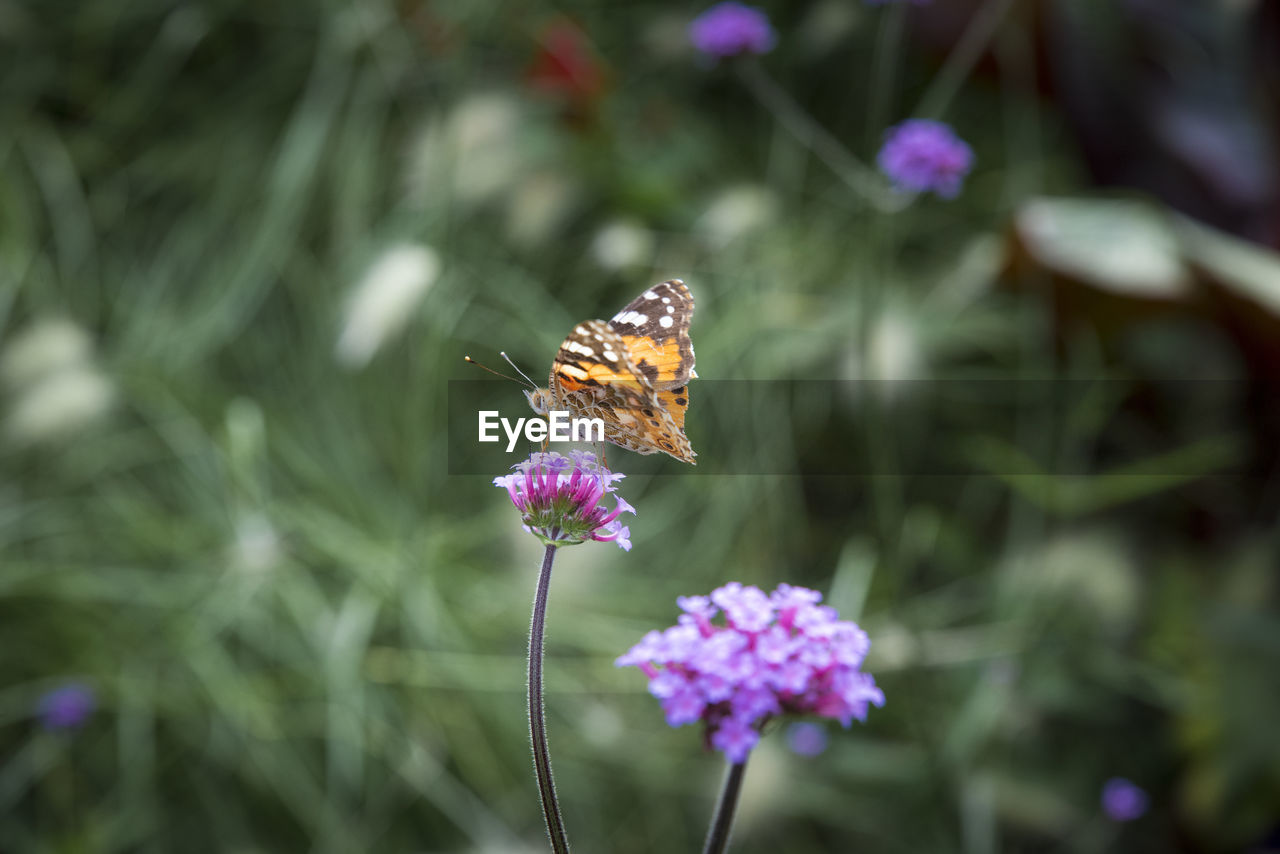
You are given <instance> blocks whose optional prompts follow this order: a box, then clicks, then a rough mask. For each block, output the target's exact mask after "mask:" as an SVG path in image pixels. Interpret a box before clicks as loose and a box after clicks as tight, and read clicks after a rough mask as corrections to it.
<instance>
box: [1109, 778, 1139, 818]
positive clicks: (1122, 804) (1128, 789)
mask: <svg viewBox="0 0 1280 854" xmlns="http://www.w3.org/2000/svg"><path fill="white" fill-rule="evenodd" d="M1102 809H1103V810H1104V811H1105V812H1106V814H1107V815H1109V816H1110V817H1111V819H1112V820H1113V821H1133V820H1134V819H1135V818H1139V817H1141V816H1142V814H1143V813H1145V812H1146V811H1147V793H1146V792H1144V791H1143V790H1142V789H1141V788H1139V787H1138V786H1137V785H1135V784H1134V783H1133V782H1132V781H1130V780H1126V779H1125V778H1124V777H1112V778H1111V779H1110V780H1108V781H1107V782H1106V783H1105V784H1104V785H1103V787H1102Z"/></svg>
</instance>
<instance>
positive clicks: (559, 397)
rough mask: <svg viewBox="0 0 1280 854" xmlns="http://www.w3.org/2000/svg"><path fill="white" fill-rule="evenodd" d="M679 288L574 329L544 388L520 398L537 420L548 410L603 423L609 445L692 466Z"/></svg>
mask: <svg viewBox="0 0 1280 854" xmlns="http://www.w3.org/2000/svg"><path fill="white" fill-rule="evenodd" d="M692 317H693V295H692V294H690V293H689V289H688V288H687V287H685V285H684V282H682V281H680V280H679V279H672V280H671V281H669V282H663V283H662V284H660V285H654V286H653V287H652V288H649V289H648V290H647V291H645V292H644V293H642V294H640V296H638V297H636V298H635V299H633V300H632V301H631V302H630V303H628V304H627V307H626V308H624V309H623V310H622V311H620V312H618V313H617V314H615V315H614V316H613V319H612V320H610V321H609V322H608V323H605V322H604V321H603V320H588V321H586V322H584V323H579V324H578V325H577V326H575V327H574V328H573V332H571V333H569V337H568V338H566V339H565V340H564V343H563V344H561V345H560V350H559V351H558V352H557V353H556V358H555V361H553V362H552V363H551V377H550V379H549V380H548V383H547V385H548V387H547V388H540V389H536V390H534V391H527V392H525V396H526V397H527V398H529V405H530V406H532V407H533V410H534V411H535V412H537V413H539V414H541V415H546V414H547V413H548V412H550V411H551V410H553V409H556V410H568V411H569V412H570V414H571V415H572V416H573V417H578V418H599V419H601V420H602V421H604V438H605V440H606V441H608V442H612V443H613V444H615V445H618V446H620V447H623V448H626V449H627V450H630V451H635V452H636V453H638V454H656V453H664V454H670V455H671V456H673V457H675V458H676V459H677V460H680V461H681V462H686V463H690V464H693V465H696V463H694V461H693V458H694V457H695V456H697V454H695V453H694V451H693V447H692V446H691V445H690V444H689V439H688V438H687V437H686V436H685V435H684V413H685V410H686V409H687V408H688V407H689V380H691V379H693V378H694V377H696V376H697V373H696V372H695V371H694V370H693V342H692V341H691V340H690V339H689V321H690V319H691V318H692Z"/></svg>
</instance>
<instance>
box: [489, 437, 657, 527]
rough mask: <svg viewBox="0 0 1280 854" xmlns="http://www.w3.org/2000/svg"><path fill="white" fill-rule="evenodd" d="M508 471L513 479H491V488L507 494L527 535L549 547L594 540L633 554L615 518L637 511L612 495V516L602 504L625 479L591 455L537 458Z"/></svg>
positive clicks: (544, 454)
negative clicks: (608, 543) (614, 545)
mask: <svg viewBox="0 0 1280 854" xmlns="http://www.w3.org/2000/svg"><path fill="white" fill-rule="evenodd" d="M512 468H513V469H514V470H515V471H514V472H513V473H512V474H508V475H504V476H502V477H495V478H494V479H493V485H494V486H500V487H502V488H504V489H506V490H507V493H508V494H509V495H510V496H511V503H512V504H514V505H515V506H516V509H517V510H519V511H520V513H521V514H522V515H523V517H524V529H525V530H526V531H528V532H529V533H531V534H533V535H534V536H536V537H537V538H538V539H540V540H542V542H544V543H546V544H547V545H549V546H572V545H577V544H578V543H583V542H586V541H587V540H598V541H600V542H614V543H617V544H618V545H619V546H620V547H621V548H622V549H623V551H630V550H631V539H630V536H631V529H630V528H628V527H627V526H626V525H623V524H622V523H621V522H620V521H619V520H618V514H620V513H632V514H634V513H635V512H636V510H635V508H634V507H632V506H631V505H630V504H628V503H627V502H626V501H625V500H623V498H622V496H621V495H616V494H614V495H613V497H614V499H615V501H616V502H617V504H616V505H615V506H614V508H613V509H612V510H609V509H607V508H606V507H605V506H604V505H602V504H601V503H600V501H601V499H603V498H604V497H605V496H606V495H611V494H613V493H614V490H615V489H616V487H615V486H614V483H616V482H617V481H619V480H622V478H624V477H626V475H623V474H619V473H617V472H611V471H609V470H608V469H606V468H603V467H601V466H600V465H599V464H598V463H597V462H596V457H595V454H591V453H587V452H585V451H573V452H571V455H570V456H569V457H565V456H562V455H560V454H557V453H554V452H552V453H535V454H533V455H531V456H530V457H529V459H527V460H525V461H524V462H522V463H517V464H516V465H514V466H512Z"/></svg>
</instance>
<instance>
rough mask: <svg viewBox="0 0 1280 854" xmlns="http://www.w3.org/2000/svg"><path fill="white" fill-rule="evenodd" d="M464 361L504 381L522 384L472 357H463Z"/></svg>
mask: <svg viewBox="0 0 1280 854" xmlns="http://www.w3.org/2000/svg"><path fill="white" fill-rule="evenodd" d="M504 355H505V354H504ZM462 359H463V361H464V362H470V363H471V364H473V365H475V366H476V367H477V368H479V369H480V370H482V371H488V372H489V373H491V374H493V375H494V376H495V377H502V378H503V379H504V380H511V381H512V382H513V383H518V382H520V380H518V379H516V378H515V377H513V376H511V375H510V374H504V373H502V372H501V371H495V370H494V369H493V368H490V367H486V366H485V365H482V364H480V363H479V362H477V361H476V360H475V359H473V358H471V357H470V356H463V357H462ZM507 361H508V362H510V361H511V360H510V359H508V360H507ZM512 367H515V366H514V365H512ZM516 370H517V371H518V370H519V368H516ZM521 376H524V375H523V374H521ZM525 379H528V377H525Z"/></svg>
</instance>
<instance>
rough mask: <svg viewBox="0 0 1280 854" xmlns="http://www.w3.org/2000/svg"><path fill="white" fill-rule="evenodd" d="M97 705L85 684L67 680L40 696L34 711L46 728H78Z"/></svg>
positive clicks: (90, 690) (91, 692)
mask: <svg viewBox="0 0 1280 854" xmlns="http://www.w3.org/2000/svg"><path fill="white" fill-rule="evenodd" d="M96 705H97V701H96V700H95V699H94V696H93V691H92V689H90V688H89V687H88V686H87V685H82V684H80V683H78V682H68V683H67V684H65V685H62V686H60V687H58V688H55V689H53V690H52V691H50V692H48V693H47V694H45V695H44V696H42V697H41V698H40V701H39V703H37V704H36V713H37V715H38V716H39V718H40V723H41V725H43V726H44V728H45V729H47V730H60V729H78V728H79V727H81V726H82V725H83V724H84V722H85V721H86V720H88V719H89V715H91V714H93V709H94V707H95V706H96Z"/></svg>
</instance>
